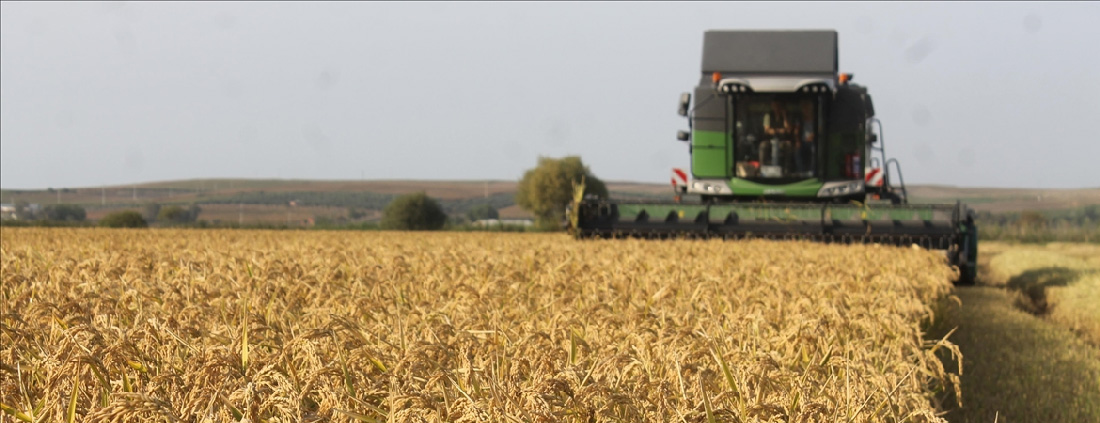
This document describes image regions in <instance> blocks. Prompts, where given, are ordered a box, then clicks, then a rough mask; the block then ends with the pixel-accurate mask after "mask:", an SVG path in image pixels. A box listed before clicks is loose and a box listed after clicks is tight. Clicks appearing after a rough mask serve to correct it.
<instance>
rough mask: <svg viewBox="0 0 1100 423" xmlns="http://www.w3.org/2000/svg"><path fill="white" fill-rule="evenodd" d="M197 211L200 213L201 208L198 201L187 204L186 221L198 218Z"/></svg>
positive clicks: (193, 220)
mask: <svg viewBox="0 0 1100 423" xmlns="http://www.w3.org/2000/svg"><path fill="white" fill-rule="evenodd" d="M199 213H202V208H201V207H199V205H198V203H191V205H190V206H187V221H188V222H195V221H197V220H199Z"/></svg>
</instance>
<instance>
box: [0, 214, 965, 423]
mask: <svg viewBox="0 0 1100 423" xmlns="http://www.w3.org/2000/svg"><path fill="white" fill-rule="evenodd" d="M0 253H2V254H0V256H2V274H3V284H2V287H0V305H2V307H3V309H2V310H0V312H2V314H0V329H2V332H0V372H2V373H0V375H2V379H0V403H2V404H3V414H0V420H2V421H5V422H7V421H17V420H23V421H43V422H46V421H48V422H64V421H85V422H106V421H112V422H120V421H121V422H139V421H141V422H144V421H168V422H177V421H182V422H223V421H248V422H264V421H267V422H297V421H306V422H310V421H334V422H356V421H363V422H371V421H376V422H390V421H393V422H436V421H454V422H482V421H486V422H490V421H491V422H512V421H514V422H605V421H629V422H643V421H644V422H651V421H653V422H693V423H694V422H755V421H759V422H769V421H783V422H939V421H943V420H942V418H941V417H940V416H939V415H938V414H937V413H938V412H940V411H941V410H942V409H943V408H944V404H941V403H940V401H942V400H943V398H945V397H947V396H949V395H948V393H949V392H951V393H954V392H955V391H956V390H957V389H958V388H959V385H958V380H959V379H958V373H960V371H961V370H962V369H958V368H950V367H948V368H945V366H944V365H943V364H942V363H941V361H940V359H939V358H938V357H939V356H940V355H943V353H945V352H946V353H947V355H948V356H952V355H953V354H957V353H958V350H957V348H956V347H955V346H954V345H953V344H951V343H950V342H947V341H943V340H939V339H928V338H926V337H925V336H924V334H923V332H922V327H923V325H925V324H926V323H927V322H928V320H929V319H930V318H931V317H932V310H933V308H934V307H935V305H936V304H937V303H938V301H939V299H941V298H943V297H944V296H946V295H948V293H949V292H950V291H951V283H950V280H951V278H952V277H953V276H954V271H953V270H952V269H951V268H949V267H948V266H947V265H946V264H945V261H944V259H943V253H940V252H931V251H925V250H920V249H913V248H895V247H885V246H836V245H831V246H830V245H820V244H812V243H795V242H768V241H752V242H722V241H660V242H654V241H638V240H617V241H616V240H608V241H575V240H573V239H571V238H568V237H567V236H565V235H562V234H485V233H461V234H457V233H397V232H328V233H326V232H290V231H281V232H275V231H271V232H268V231H214V230H210V231H207V230H167V229H165V230H149V229H144V230H107V229H100V228H83V229H73V228H69V229H59V228H54V229H37V228H5V229H4V230H3V232H2V234H0ZM956 357H957V355H956ZM964 400H965V398H964ZM964 404H965V401H964Z"/></svg>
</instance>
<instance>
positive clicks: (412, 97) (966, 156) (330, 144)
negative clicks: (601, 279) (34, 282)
mask: <svg viewBox="0 0 1100 423" xmlns="http://www.w3.org/2000/svg"><path fill="white" fill-rule="evenodd" d="M0 9H2V10H0V24H2V25H0V179H2V181H0V184H2V186H3V187H5V188H45V187H55V188H58V187H82V186H99V185H104V184H109V185H111V184H127V183H133V182H142V181H157V180H170V179H191V178H207V177H243V178H295V179H360V178H366V179H464V180H479V179H495V180H509V179H518V178H519V177H521V176H522V174H523V172H524V171H525V170H526V169H528V168H530V167H532V166H534V165H535V163H536V160H537V157H538V156H539V155H547V156H555V157H556V156H563V155H567V154H577V155H580V156H581V157H582V158H583V159H584V161H585V162H586V163H587V164H588V165H589V166H590V167H591V168H592V170H593V171H594V172H595V173H596V175H598V176H600V177H601V178H603V179H606V180H617V181H639V182H658V183H663V182H666V181H668V175H669V169H670V168H672V167H684V168H686V167H688V163H689V157H688V152H687V146H686V145H685V144H684V143H680V142H677V141H676V140H675V134H676V131H677V130H679V129H686V128H687V122H686V121H685V120H684V119H683V118H681V117H680V116H678V115H676V113H675V112H676V102H677V98H678V97H679V95H680V93H681V92H685V91H690V90H691V89H692V87H693V86H694V85H695V83H696V82H697V81H698V78H699V72H700V69H699V65H700V60H701V58H700V56H699V55H700V53H701V50H702V40H703V32H704V31H705V30H708V29H835V30H837V31H838V32H839V37H840V66H841V70H842V72H851V73H854V74H855V79H854V80H855V82H857V83H861V84H865V85H867V86H868V87H869V89H870V92H871V93H872V95H873V96H874V99H875V109H876V112H877V113H878V116H879V118H881V119H882V120H883V123H884V126H885V135H886V147H887V153H888V154H889V155H890V156H893V157H896V158H898V159H899V160H900V161H901V164H902V169H903V171H904V172H905V173H904V176H905V180H906V182H908V183H910V184H944V185H956V186H968V187H1038V188H1055V187H1065V188H1070V187H1098V186H1100V166H1098V165H1097V160H1098V159H1100V136H1098V135H1097V134H1098V132H1100V130H1098V128H1100V122H1098V120H1100V82H1098V78H1100V47H1098V46H1097V44H1098V41H1100V25H1096V22H1097V20H1098V19H1100V3H985V2H981V3H962V4H959V3H908V4H897V3H862V2H855V3H818V2H813V3H712V2H705V3H684V2H677V3H618V2H615V3H595V4H593V3H351V2H335V3H286V2H271V3H261V2H243V3H215V2H180V3H166V2H146V3H90V2H89V3H58V2H44V3H27V2H4V3H3V4H2V6H0Z"/></svg>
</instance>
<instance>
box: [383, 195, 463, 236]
mask: <svg viewBox="0 0 1100 423" xmlns="http://www.w3.org/2000/svg"><path fill="white" fill-rule="evenodd" d="M382 213H383V215H382V223H381V226H382V228H383V229H396V230H406V231H407V230H413V231H417V230H436V229H441V228H443V225H444V224H445V223H447V214H446V213H444V212H443V207H441V206H440V205H439V203H438V202H437V201H435V200H433V199H432V198H431V197H428V195H427V194H425V193H424V192H418V193H414V194H407V195H403V196H400V197H397V198H395V199H393V201H391V202H390V204H389V205H387V206H386V209H385V210H383V212H382Z"/></svg>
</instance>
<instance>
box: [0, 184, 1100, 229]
mask: <svg viewBox="0 0 1100 423" xmlns="http://www.w3.org/2000/svg"><path fill="white" fill-rule="evenodd" d="M516 186H517V182H516V181H424V180H421V181H417V180H374V181H324V180H275V179H265V180H253V179H198V180H184V181H162V182H149V183H141V184H136V185H127V186H107V187H81V188H60V189H49V190H17V189H2V190H0V202H3V203H14V202H15V201H20V200H22V201H27V202H29V203H38V204H43V205H45V204H55V203H58V202H60V203H69V204H79V205H81V206H84V207H85V208H86V209H87V210H88V217H89V218H90V219H98V218H100V217H102V216H103V215H105V214H107V213H108V212H110V211H112V210H117V209H123V208H131V209H134V208H141V207H143V206H144V205H145V204H147V203H150V202H155V203H158V204H162V205H166V204H191V203H196V204H199V205H200V207H201V208H202V210H203V211H202V214H201V215H200V218H201V219H205V220H220V221H238V220H239V221H242V222H256V221H262V222H275V223H281V222H284V221H285V222H301V221H304V220H307V219H311V218H328V219H347V216H348V215H349V211H350V210H351V209H352V208H354V209H355V210H356V211H357V212H358V213H361V214H362V217H360V219H365V220H376V219H379V218H380V217H381V210H382V208H383V207H385V205H386V204H388V203H389V201H390V200H392V199H393V198H394V197H396V196H398V195H401V194H405V193H410V192H417V191H424V192H425V193H427V194H428V195H429V196H431V197H433V198H436V199H438V200H439V201H440V202H441V203H442V204H443V206H444V209H446V210H447V212H448V213H451V214H463V213H465V212H466V211H467V210H469V209H470V208H472V207H474V206H477V205H481V204H485V203H489V204H491V205H493V206H494V207H496V208H497V209H499V210H500V212H501V217H502V218H507V219H517V218H520V219H522V218H531V215H530V214H529V213H527V212H525V211H523V210H521V209H520V208H519V207H518V206H516V205H515V200H514V198H515V192H516ZM607 186H608V190H609V191H610V192H611V195H612V197H614V198H619V199H636V200H646V199H650V200H658V199H660V200H670V199H671V198H672V190H671V188H670V187H669V186H668V185H667V184H650V183H634V182H607ZM908 192H909V196H910V201H911V202H913V203H945V202H946V203H954V202H955V201H956V200H961V201H963V202H964V203H966V204H967V205H969V206H970V207H972V208H974V209H976V210H978V211H987V212H993V213H1003V212H1019V211H1029V210H1039V211H1051V210H1063V209H1074V208H1079V207H1083V206H1087V205H1093V204H1100V188H1088V189H1015V188H1012V189H1004V188H960V187H945V186H931V185H928V186H911V187H909V189H908Z"/></svg>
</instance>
